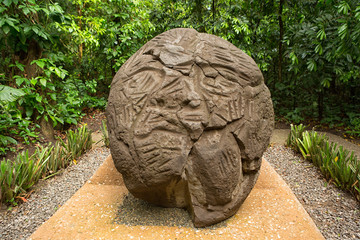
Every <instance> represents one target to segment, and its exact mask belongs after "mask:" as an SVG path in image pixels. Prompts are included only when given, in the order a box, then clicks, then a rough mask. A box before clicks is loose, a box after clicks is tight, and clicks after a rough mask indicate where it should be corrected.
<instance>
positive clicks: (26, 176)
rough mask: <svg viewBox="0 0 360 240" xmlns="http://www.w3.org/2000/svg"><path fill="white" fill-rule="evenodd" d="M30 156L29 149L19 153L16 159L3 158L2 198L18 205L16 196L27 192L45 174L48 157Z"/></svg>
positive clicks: (1, 166)
mask: <svg viewBox="0 0 360 240" xmlns="http://www.w3.org/2000/svg"><path fill="white" fill-rule="evenodd" d="M37 154H38V153H35V154H34V155H31V156H29V152H28V151H24V152H22V153H20V154H18V155H17V157H16V158H15V160H14V161H13V162H12V161H10V160H7V161H5V160H3V161H1V164H0V168H1V169H0V170H1V172H0V183H1V193H2V196H1V200H2V201H4V202H10V203H12V204H14V205H16V202H15V198H16V197H18V196H20V195H21V194H24V193H26V191H28V190H29V189H30V188H31V187H32V186H33V185H34V184H35V183H36V182H37V181H38V180H39V179H40V177H41V176H42V175H43V170H44V168H45V165H46V162H47V160H48V157H47V158H45V156H44V155H41V156H40V157H41V158H36V157H35V156H36V155H37Z"/></svg>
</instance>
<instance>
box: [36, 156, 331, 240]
mask: <svg viewBox="0 0 360 240" xmlns="http://www.w3.org/2000/svg"><path fill="white" fill-rule="evenodd" d="M59 194H61V193H59ZM126 194H128V191H127V189H126V187H125V185H124V183H123V180H122V177H121V174H120V173H118V172H117V171H116V169H115V167H114V164H113V162H112V158H111V156H109V157H108V158H107V159H106V160H105V162H104V163H103V164H102V165H101V167H100V168H99V169H98V170H97V172H96V173H95V174H94V176H93V177H92V178H91V179H90V180H89V181H88V182H87V183H86V184H85V185H84V186H83V187H82V188H81V189H80V190H79V191H77V192H76V193H75V194H74V196H73V197H72V198H71V199H70V200H68V201H67V202H66V203H65V204H64V206H62V207H61V208H60V209H59V210H58V211H57V212H56V213H55V214H54V215H53V216H52V217H51V218H50V219H49V220H48V221H47V222H45V223H44V224H43V225H41V226H40V227H39V229H38V230H37V231H36V232H35V233H34V234H33V235H32V236H31V237H30V239H73V240H74V239H156V240H162V239H324V238H323V236H322V235H321V233H320V232H319V230H318V229H317V227H316V226H315V224H314V222H313V221H312V219H311V218H310V216H309V215H308V214H307V213H306V211H305V210H304V208H303V207H302V205H301V204H300V203H299V201H298V200H297V199H296V197H295V195H294V194H293V193H292V192H291V190H290V188H289V187H288V186H287V185H286V183H285V182H284V181H283V180H282V179H281V177H280V176H279V175H278V174H277V173H276V172H275V170H274V169H273V168H272V167H271V166H270V164H269V163H268V162H267V161H266V160H263V164H262V167H261V173H260V176H259V179H258V181H257V183H256V185H255V187H254V189H253V190H252V191H251V193H250V195H249V197H248V198H247V199H246V200H245V202H244V203H243V205H242V206H241V208H240V209H239V211H238V212H237V214H236V215H235V216H233V217H231V218H229V219H228V220H226V227H218V228H214V229H208V228H204V229H201V228H190V227H169V226H129V225H123V224H117V223H114V219H115V217H116V215H117V214H119V213H118V208H119V206H121V204H122V201H123V198H124V196H125V195H126Z"/></svg>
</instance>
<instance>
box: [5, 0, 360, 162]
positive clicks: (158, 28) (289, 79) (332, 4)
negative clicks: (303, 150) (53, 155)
mask: <svg viewBox="0 0 360 240" xmlns="http://www.w3.org/2000/svg"><path fill="white" fill-rule="evenodd" d="M0 1H1V3H0V54H1V61H0V106H1V108H0V155H1V154H3V155H5V154H6V152H8V151H10V150H12V151H15V149H16V146H17V143H20V142H21V143H25V144H29V143H31V142H36V141H37V140H38V138H39V134H40V132H41V130H44V129H48V130H49V131H47V132H50V133H51V132H52V131H53V129H67V128H69V127H70V126H71V125H75V124H77V123H78V121H79V120H80V119H81V118H82V117H84V116H85V115H86V114H88V113H89V112H91V111H93V109H101V110H102V109H104V108H105V107H106V102H107V95H108V93H109V85H110V83H111V80H112V78H113V76H114V75H115V73H116V72H117V70H118V69H119V68H120V67H121V65H122V64H123V63H124V62H125V61H126V60H127V59H128V58H129V57H130V56H131V55H132V54H134V53H135V52H136V51H137V49H139V48H140V47H141V46H142V45H143V44H145V43H146V42H147V41H148V40H150V39H151V38H153V37H154V36H156V35H157V34H160V33H162V32H164V31H166V30H169V29H172V28H176V27H186V28H194V29H196V30H198V31H200V32H207V33H210V34H215V35H217V36H220V37H222V38H224V39H226V40H228V41H230V42H231V43H233V44H234V45H235V46H237V47H238V48H240V49H242V50H243V51H245V52H246V53H247V54H248V55H250V56H251V57H252V58H254V60H255V61H256V62H257V64H258V66H259V68H260V69H261V70H262V72H263V74H264V78H265V82H266V84H267V86H268V87H269V88H270V91H271V93H272V99H273V103H274V108H275V112H276V120H277V121H282V122H292V123H300V122H305V123H311V122H312V123H314V122H315V124H321V125H322V126H326V127H329V128H340V129H342V131H343V133H346V134H347V136H349V137H355V138H359V137H360V2H359V1H358V0H343V1H340V0H300V1H285V0H177V1H176V0H106V1H102V0H60V1H51V0H38V1H35V0H0Z"/></svg>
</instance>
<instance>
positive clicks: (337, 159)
mask: <svg viewBox="0 0 360 240" xmlns="http://www.w3.org/2000/svg"><path fill="white" fill-rule="evenodd" d="M286 144H287V146H289V147H291V148H293V149H294V150H295V151H297V152H299V153H301V155H302V156H303V157H304V158H305V159H307V160H309V161H310V162H312V163H313V164H314V165H315V166H317V167H318V168H319V169H320V170H321V172H322V173H323V174H324V176H325V178H326V179H327V180H329V181H331V182H333V183H334V184H335V185H336V186H338V187H340V188H342V189H346V190H349V191H350V192H352V193H353V194H354V195H355V197H356V198H357V199H358V200H359V201H360V161H359V160H358V159H357V157H356V156H355V154H354V152H351V153H350V151H348V150H347V149H344V147H343V146H338V144H336V143H333V142H329V140H328V138H327V137H326V136H325V135H323V134H319V133H318V132H316V131H314V130H312V131H305V127H304V126H303V125H302V124H300V125H298V126H294V125H292V124H291V131H290V134H289V136H288V139H287V142H286Z"/></svg>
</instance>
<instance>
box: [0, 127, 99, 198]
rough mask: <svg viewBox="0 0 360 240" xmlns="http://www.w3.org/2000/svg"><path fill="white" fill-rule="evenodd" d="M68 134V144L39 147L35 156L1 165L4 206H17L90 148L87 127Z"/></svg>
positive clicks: (23, 156)
mask: <svg viewBox="0 0 360 240" xmlns="http://www.w3.org/2000/svg"><path fill="white" fill-rule="evenodd" d="M67 134H68V141H67V144H65V143H64V142H63V141H61V142H56V143H55V145H54V146H53V145H51V144H49V145H48V146H40V147H38V148H37V149H36V151H35V153H34V154H33V155H29V152H28V150H26V151H23V152H21V153H19V154H18V155H17V156H16V158H15V159H14V160H13V161H11V160H5V159H4V160H2V161H1V163H0V185H1V191H0V192H1V195H0V201H1V202H4V203H10V204H13V205H17V201H16V200H17V198H19V197H21V196H24V195H25V194H26V193H27V192H28V191H29V190H30V189H31V188H32V186H33V185H34V184H36V183H37V182H38V181H39V179H40V178H49V177H52V176H54V175H55V174H57V173H58V172H59V170H60V169H62V168H65V167H67V166H68V165H69V164H70V163H71V161H72V160H73V159H74V158H75V157H78V156H80V155H81V154H82V153H83V152H85V151H86V150H88V149H89V148H90V147H91V143H92V141H91V134H90V131H89V130H88V129H87V127H86V126H83V127H81V128H79V129H77V130H75V132H73V131H71V130H70V131H68V132H67Z"/></svg>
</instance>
